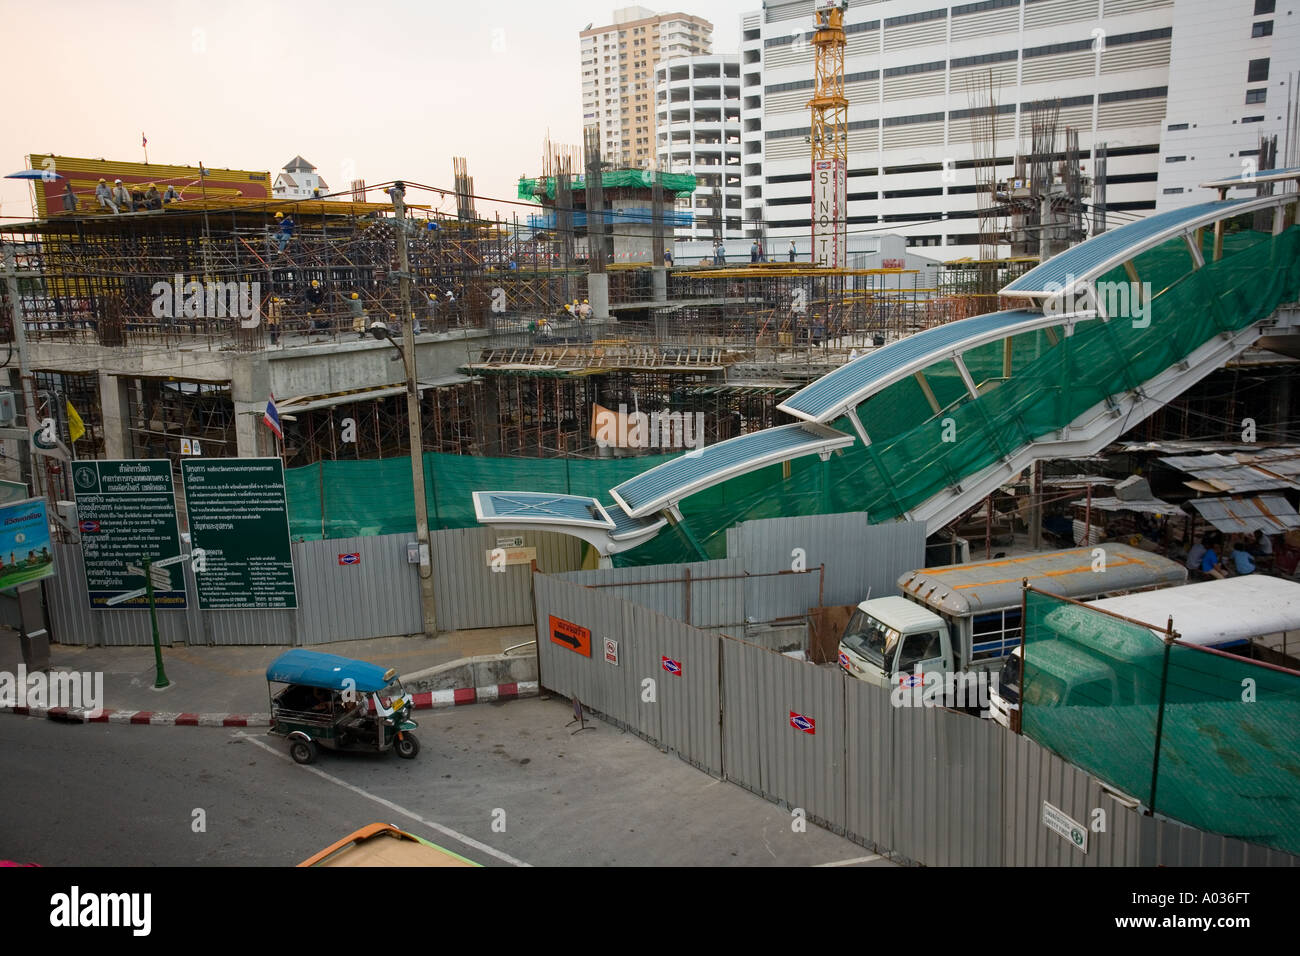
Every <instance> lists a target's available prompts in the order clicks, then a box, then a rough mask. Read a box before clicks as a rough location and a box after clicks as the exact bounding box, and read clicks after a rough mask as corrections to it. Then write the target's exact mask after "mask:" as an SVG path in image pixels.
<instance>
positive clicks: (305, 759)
mask: <svg viewBox="0 0 1300 956" xmlns="http://www.w3.org/2000/svg"><path fill="white" fill-rule="evenodd" d="M316 752H317V751H316V741H314V740H295V741H294V742H293V743H291V744H290V745H289V756H290V757H292V758H293V762H294V763H304V764H306V763H314V762H315V760H316Z"/></svg>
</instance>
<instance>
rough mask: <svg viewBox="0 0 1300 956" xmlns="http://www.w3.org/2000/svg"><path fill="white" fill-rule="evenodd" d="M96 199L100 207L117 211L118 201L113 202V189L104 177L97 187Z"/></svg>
mask: <svg viewBox="0 0 1300 956" xmlns="http://www.w3.org/2000/svg"><path fill="white" fill-rule="evenodd" d="M95 201H96V202H97V203H99V208H100V209H111V210H113V212H117V203H115V202H113V191H112V190H111V189H109V188H108V181H107V180H105V179H103V178H101V179H100V180H99V185H97V186H96V187H95Z"/></svg>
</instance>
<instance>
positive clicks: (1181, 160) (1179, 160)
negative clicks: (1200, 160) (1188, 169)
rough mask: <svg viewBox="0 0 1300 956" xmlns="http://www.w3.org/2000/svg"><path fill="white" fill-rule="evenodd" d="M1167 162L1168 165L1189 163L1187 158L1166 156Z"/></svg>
mask: <svg viewBox="0 0 1300 956" xmlns="http://www.w3.org/2000/svg"><path fill="white" fill-rule="evenodd" d="M1165 162H1166V163H1185V162H1187V157H1186V156H1166V157H1165Z"/></svg>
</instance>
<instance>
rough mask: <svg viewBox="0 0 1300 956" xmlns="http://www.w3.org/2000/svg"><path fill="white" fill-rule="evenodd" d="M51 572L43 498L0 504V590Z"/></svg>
mask: <svg viewBox="0 0 1300 956" xmlns="http://www.w3.org/2000/svg"><path fill="white" fill-rule="evenodd" d="M53 575H54V552H53V550H52V548H51V546H50V519H49V516H48V515H47V514H46V512H45V499H44V498H32V499H29V500H27V501H17V502H14V503H13V504H7V505H3V506H0V589H8V588H13V587H17V586H18V585H20V584H26V583H27V582H28V581H39V580H41V579H42V578H48V577H53Z"/></svg>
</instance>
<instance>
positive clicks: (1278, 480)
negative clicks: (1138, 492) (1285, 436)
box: [1160, 453, 1300, 493]
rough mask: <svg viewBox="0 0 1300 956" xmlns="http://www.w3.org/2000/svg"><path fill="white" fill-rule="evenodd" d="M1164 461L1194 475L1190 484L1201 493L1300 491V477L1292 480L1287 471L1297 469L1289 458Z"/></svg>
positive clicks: (1215, 456) (1182, 458)
mask: <svg viewBox="0 0 1300 956" xmlns="http://www.w3.org/2000/svg"><path fill="white" fill-rule="evenodd" d="M1160 461H1161V462H1162V463H1164V464H1166V465H1168V466H1169V467H1170V468H1177V469H1178V470H1179V471H1183V472H1186V473H1187V474H1189V475H1193V476H1194V477H1195V478H1196V479H1197V480H1196V481H1187V482H1185V484H1187V485H1188V486H1189V487H1191V488H1193V489H1195V490H1197V491H1210V492H1229V493H1233V492H1236V493H1241V492H1247V491H1264V490H1268V489H1274V488H1295V489H1300V480H1297V479H1300V474H1297V475H1296V477H1290V476H1288V475H1287V474H1286V473H1285V470H1287V469H1290V468H1291V467H1293V465H1292V463H1291V461H1290V460H1289V459H1285V460H1284V459H1282V458H1280V457H1279V458H1271V459H1261V458H1260V456H1259V455H1258V454H1257V453H1256V454H1253V455H1242V454H1240V453H1239V454H1238V455H1237V456H1236V457H1233V456H1232V455H1221V454H1213V455H1178V456H1165V457H1162V458H1161V459H1160Z"/></svg>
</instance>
